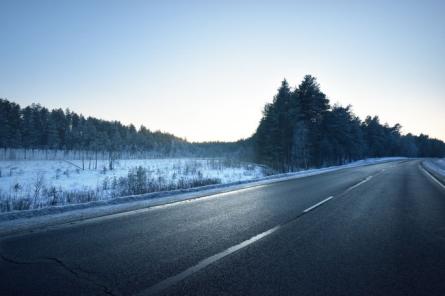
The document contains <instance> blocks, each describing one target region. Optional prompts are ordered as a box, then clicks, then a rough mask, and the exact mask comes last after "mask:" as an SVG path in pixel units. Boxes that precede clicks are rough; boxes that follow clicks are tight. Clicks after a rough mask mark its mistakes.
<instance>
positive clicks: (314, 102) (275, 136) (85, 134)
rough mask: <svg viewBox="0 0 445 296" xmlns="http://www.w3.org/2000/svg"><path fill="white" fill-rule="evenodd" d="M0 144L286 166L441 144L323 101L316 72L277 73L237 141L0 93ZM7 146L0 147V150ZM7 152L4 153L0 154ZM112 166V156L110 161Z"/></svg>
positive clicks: (423, 152)
mask: <svg viewBox="0 0 445 296" xmlns="http://www.w3.org/2000/svg"><path fill="white" fill-rule="evenodd" d="M0 148H3V149H4V151H6V149H11V148H18V149H23V151H25V155H24V158H25V159H26V157H27V156H26V155H27V154H26V153H27V151H29V152H28V153H32V151H33V150H34V149H39V150H45V151H52V150H53V151H54V150H59V151H60V150H62V151H67V153H68V151H71V152H72V151H79V155H82V156H81V157H90V158H94V157H95V158H96V160H97V158H98V156H101V157H102V158H103V155H106V157H108V158H109V159H110V160H113V159H115V158H119V157H122V154H123V153H125V154H126V155H127V156H128V155H137V157H141V156H142V157H179V156H192V157H228V158H237V159H242V160H246V161H255V162H257V163H260V164H265V165H267V166H269V167H271V168H273V169H275V170H277V171H281V172H289V171H295V170H300V169H306V168H310V167H322V166H327V165H336V164H343V163H347V162H351V161H354V160H358V159H363V158H369V157H384V156H407V157H443V156H444V155H445V143H444V142H442V141H440V140H437V139H432V138H429V137H428V136H427V135H424V134H421V135H419V136H416V135H412V134H410V133H408V134H406V135H403V134H402V133H401V125H400V124H395V125H394V126H389V125H388V124H382V123H381V122H380V119H379V117H378V116H373V117H371V116H368V117H366V118H365V119H364V120H363V121H362V120H361V119H360V118H358V117H357V116H356V115H354V113H353V112H352V107H351V106H346V107H344V106H340V105H332V106H331V105H330V102H329V100H328V98H327V97H326V95H325V94H324V93H323V92H322V91H321V90H320V86H319V84H318V83H317V80H316V78H315V77H313V76H311V75H306V76H305V77H304V79H303V81H302V82H301V84H300V85H299V86H298V87H295V88H294V89H291V87H290V86H289V84H288V82H287V81H286V80H283V82H282V83H281V86H280V87H279V89H278V92H277V94H276V95H275V96H274V98H273V101H272V103H269V104H266V106H265V107H264V110H263V116H262V118H261V120H260V122H259V125H258V128H257V130H256V131H255V133H254V134H253V135H252V136H251V137H250V138H248V139H242V140H239V141H237V142H204V143H192V142H189V141H187V140H185V139H182V138H179V137H176V136H174V135H172V134H169V133H164V132H160V131H151V130H149V129H148V128H146V127H145V126H141V127H139V128H136V127H135V126H134V125H132V124H130V125H124V124H122V123H121V122H119V121H106V120H101V119H97V118H94V117H84V116H83V115H82V114H77V113H76V112H73V111H70V110H68V109H67V110H65V111H64V110H62V109H53V110H49V109H47V108H45V107H43V106H41V105H39V104H32V105H30V106H27V107H24V108H22V107H20V105H18V104H16V103H14V102H11V101H9V100H7V99H0ZM5 153H6V152H5ZM4 158H7V157H4ZM110 166H111V167H110V169H112V161H110Z"/></svg>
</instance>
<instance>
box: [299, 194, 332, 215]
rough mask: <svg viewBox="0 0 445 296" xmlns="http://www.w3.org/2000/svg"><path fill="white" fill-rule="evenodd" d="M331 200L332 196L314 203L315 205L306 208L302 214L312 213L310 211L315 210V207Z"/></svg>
mask: <svg viewBox="0 0 445 296" xmlns="http://www.w3.org/2000/svg"><path fill="white" fill-rule="evenodd" d="M333 198H334V196H329V197H328V198H326V199H323V200H322V201H320V202H318V203H316V204H315V205H313V206H311V207H309V208H307V209H306V210H304V211H303V213H307V212H309V211H312V210H313V209H315V208H316V207H319V206H321V205H322V204H324V203H325V202H327V201H328V200H330V199H333Z"/></svg>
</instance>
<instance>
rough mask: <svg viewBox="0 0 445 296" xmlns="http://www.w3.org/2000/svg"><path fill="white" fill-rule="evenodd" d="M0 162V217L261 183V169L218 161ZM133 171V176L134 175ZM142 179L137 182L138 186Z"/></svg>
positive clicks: (234, 162)
mask: <svg viewBox="0 0 445 296" xmlns="http://www.w3.org/2000/svg"><path fill="white" fill-rule="evenodd" d="M81 168H82V162H81V161H80V160H77V161H76V160H70V161H62V160H22V161H0V211H3V212H5V211H13V210H26V209H35V208H43V207H47V206H55V205H63V204H69V203H71V204H72V203H81V202H89V201H97V200H107V199H111V198H114V197H117V196H121V195H130V194H141V193H147V192H154V191H164V190H173V189H181V188H190V187H196V186H199V185H209V184H225V183H231V182H238V181H245V180H252V179H257V178H261V177H263V176H264V169H263V168H262V167H261V166H258V165H253V164H248V163H241V162H237V161H230V160H224V159H192V158H177V159H129V160H119V161H116V162H115V163H114V168H113V170H109V169H108V161H107V160H99V161H98V165H97V169H87V168H86V169H85V170H82V169H81ZM138 168H139V170H138ZM141 178H143V180H141Z"/></svg>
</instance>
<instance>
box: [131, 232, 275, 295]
mask: <svg viewBox="0 0 445 296" xmlns="http://www.w3.org/2000/svg"><path fill="white" fill-rule="evenodd" d="M280 227H281V226H280V225H278V226H275V227H274V228H271V229H269V230H267V231H264V232H262V233H260V234H257V235H255V236H253V237H251V238H249V239H248V240H245V241H243V242H241V243H239V244H237V245H234V246H232V247H230V248H228V249H226V250H224V251H222V252H220V253H218V254H216V255H213V256H210V257H208V258H206V259H204V260H202V261H200V262H199V263H198V264H196V265H194V266H192V267H189V268H187V269H186V270H184V271H183V272H181V273H178V274H177V275H174V276H172V277H169V278H167V279H165V280H163V281H161V282H159V283H157V284H155V285H154V286H151V287H149V288H147V289H145V290H143V291H141V292H139V293H138V294H137V295H153V294H157V293H159V292H160V291H162V290H164V289H166V288H168V287H170V286H172V285H174V284H176V283H178V282H180V281H182V280H183V279H185V278H186V277H188V276H189V275H191V274H193V273H195V272H197V271H199V270H201V269H203V268H206V267H207V266H209V265H210V264H212V263H214V262H215V261H218V260H220V259H222V258H224V257H226V256H227V255H230V254H232V253H234V252H236V251H238V250H240V249H242V248H245V247H247V246H248V245H250V244H253V243H254V242H256V241H258V240H260V239H262V238H264V237H266V236H268V235H270V234H272V233H273V232H275V231H276V230H278V228H280Z"/></svg>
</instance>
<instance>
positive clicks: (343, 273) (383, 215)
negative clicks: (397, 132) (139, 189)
mask: <svg viewBox="0 0 445 296" xmlns="http://www.w3.org/2000/svg"><path fill="white" fill-rule="evenodd" d="M419 164H420V161H419V160H409V161H401V162H391V163H384V164H378V165H372V166H365V167H359V168H351V169H344V170H340V171H336V172H331V173H326V174H322V175H317V176H311V177H305V178H301V179H295V180H291V181H284V182H277V183H273V184H269V185H263V186H257V187H253V188H249V189H244V190H240V191H235V192H232V193H224V194H219V195H215V196H212V197H208V198H207V197H205V198H200V199H196V200H193V201H188V202H180V203H176V204H171V205H165V206H158V207H154V208H150V209H146V210H143V211H137V212H130V213H126V214H118V215H112V216H108V217H103V218H97V219H91V220H87V221H81V222H78V223H74V224H69V225H62V226H60V227H57V228H55V229H50V230H42V231H38V232H35V233H22V234H20V235H15V236H9V237H5V238H3V239H1V240H0V254H1V261H0V294H1V295H81V294H83V295H101V294H108V295H445V188H443V186H441V185H440V184H438V183H437V182H435V181H434V180H433V179H431V177H430V176H428V175H427V174H426V173H425V172H424V171H422V169H421V168H420V167H419Z"/></svg>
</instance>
